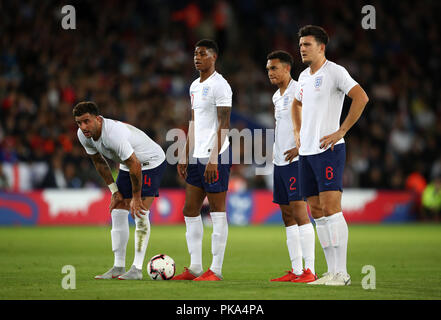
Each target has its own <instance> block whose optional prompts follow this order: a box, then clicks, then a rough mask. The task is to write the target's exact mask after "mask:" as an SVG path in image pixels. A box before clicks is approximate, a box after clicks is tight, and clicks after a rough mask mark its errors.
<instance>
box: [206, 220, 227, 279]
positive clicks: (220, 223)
mask: <svg viewBox="0 0 441 320" xmlns="http://www.w3.org/2000/svg"><path fill="white" fill-rule="evenodd" d="M210 216H211V221H212V222H213V233H212V235H211V253H212V254H213V261H212V263H211V266H210V270H211V271H213V272H214V273H215V274H217V275H219V276H221V275H222V264H223V262H224V254H225V247H226V245H227V239H228V221H227V213H226V212H211V213H210Z"/></svg>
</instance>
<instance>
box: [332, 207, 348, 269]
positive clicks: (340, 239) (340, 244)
mask: <svg viewBox="0 0 441 320" xmlns="http://www.w3.org/2000/svg"><path fill="white" fill-rule="evenodd" d="M328 224H329V230H330V236H331V237H330V238H331V245H332V246H333V247H334V250H335V253H336V264H335V269H336V270H335V272H336V273H339V272H341V273H343V274H345V275H346V274H347V270H346V257H347V249H348V225H347V223H346V220H345V217H344V216H343V212H337V213H335V214H333V215H331V216H328Z"/></svg>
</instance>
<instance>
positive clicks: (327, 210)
mask: <svg viewBox="0 0 441 320" xmlns="http://www.w3.org/2000/svg"><path fill="white" fill-rule="evenodd" d="M322 211H323V215H324V216H326V217H327V216H330V215H332V214H334V213H337V212H340V211H341V207H340V205H336V204H327V203H325V204H323V206H322Z"/></svg>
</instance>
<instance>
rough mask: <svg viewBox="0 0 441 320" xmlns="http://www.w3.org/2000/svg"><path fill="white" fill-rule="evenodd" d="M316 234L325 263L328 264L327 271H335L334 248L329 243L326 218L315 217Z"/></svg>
mask: <svg viewBox="0 0 441 320" xmlns="http://www.w3.org/2000/svg"><path fill="white" fill-rule="evenodd" d="M315 224H316V230H317V236H318V238H319V240H320V244H321V246H322V248H323V252H324V253H325V259H326V264H327V265H328V272H330V273H335V261H336V256H335V248H334V247H333V246H332V245H331V240H330V234H329V228H328V218H327V217H321V218H319V219H315Z"/></svg>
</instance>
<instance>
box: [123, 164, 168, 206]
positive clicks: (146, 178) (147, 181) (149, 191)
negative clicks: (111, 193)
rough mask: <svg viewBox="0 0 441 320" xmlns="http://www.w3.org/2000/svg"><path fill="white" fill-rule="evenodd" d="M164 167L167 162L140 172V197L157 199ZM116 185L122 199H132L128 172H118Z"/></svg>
mask: <svg viewBox="0 0 441 320" xmlns="http://www.w3.org/2000/svg"><path fill="white" fill-rule="evenodd" d="M166 167H167V161H165V160H164V161H163V162H162V163H161V164H160V165H159V166H157V167H156V168H153V169H148V170H143V171H142V189H141V197H159V192H158V189H159V185H160V184H161V179H162V175H163V174H164V171H165V168H166ZM116 185H117V186H118V190H119V192H121V194H122V195H123V198H124V199H131V198H132V181H131V180H130V173H129V172H128V171H124V170H119V173H118V177H117V178H116Z"/></svg>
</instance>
